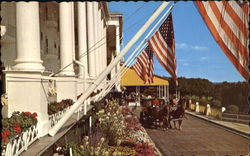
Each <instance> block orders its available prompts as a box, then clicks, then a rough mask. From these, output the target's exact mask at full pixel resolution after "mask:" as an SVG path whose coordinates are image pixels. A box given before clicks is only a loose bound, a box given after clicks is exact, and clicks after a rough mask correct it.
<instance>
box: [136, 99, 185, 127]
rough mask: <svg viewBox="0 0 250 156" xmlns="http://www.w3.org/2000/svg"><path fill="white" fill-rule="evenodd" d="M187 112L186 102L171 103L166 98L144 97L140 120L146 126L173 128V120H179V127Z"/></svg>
mask: <svg viewBox="0 0 250 156" xmlns="http://www.w3.org/2000/svg"><path fill="white" fill-rule="evenodd" d="M184 113H185V103H180V104H179V105H171V104H170V103H168V102H167V101H166V100H165V99H142V100H141V112H140V122H141V123H142V125H143V126H144V127H146V128H171V127H172V126H171V122H170V121H174V125H175V127H176V122H179V128H181V127H180V125H181V123H182V120H183V118H184Z"/></svg>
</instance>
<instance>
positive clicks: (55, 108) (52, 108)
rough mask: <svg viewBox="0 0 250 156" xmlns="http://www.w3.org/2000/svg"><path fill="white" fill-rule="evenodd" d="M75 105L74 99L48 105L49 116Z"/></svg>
mask: <svg viewBox="0 0 250 156" xmlns="http://www.w3.org/2000/svg"><path fill="white" fill-rule="evenodd" d="M73 103H74V102H73V100H72V99H65V100H62V101H61V102H52V103H50V104H49V105H48V114H49V115H51V114H55V113H57V112H59V111H63V110H64V109H65V108H67V107H69V106H71V105H73Z"/></svg>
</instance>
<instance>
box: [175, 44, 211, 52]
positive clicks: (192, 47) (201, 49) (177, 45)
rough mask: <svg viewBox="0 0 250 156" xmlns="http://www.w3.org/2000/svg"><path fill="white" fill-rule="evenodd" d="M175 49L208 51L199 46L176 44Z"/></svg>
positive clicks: (206, 48)
mask: <svg viewBox="0 0 250 156" xmlns="http://www.w3.org/2000/svg"><path fill="white" fill-rule="evenodd" d="M175 45H176V49H182V50H195V51H208V50H209V48H208V47H205V46H200V45H188V44H187V43H176V44H175Z"/></svg>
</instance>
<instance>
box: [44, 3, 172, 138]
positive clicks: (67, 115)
mask: <svg viewBox="0 0 250 156" xmlns="http://www.w3.org/2000/svg"><path fill="white" fill-rule="evenodd" d="M169 3H170V2H162V4H161V5H160V6H159V8H158V9H157V10H156V11H155V12H154V13H153V14H152V16H151V17H150V18H149V19H148V20H147V22H146V23H145V24H144V25H143V26H142V27H141V28H140V30H139V31H137V33H136V34H135V36H134V37H133V38H132V39H131V40H130V41H129V42H128V44H127V45H126V46H125V47H124V49H122V51H121V52H120V53H119V55H117V57H116V58H115V59H114V60H113V61H112V62H111V63H110V64H109V65H108V66H107V67H106V68H105V70H104V71H103V72H102V73H101V74H100V76H99V77H98V78H97V79H96V80H95V81H94V83H93V84H92V85H91V86H89V87H88V88H87V89H86V90H85V92H84V93H83V95H82V96H81V97H80V98H79V99H78V100H77V101H76V102H75V103H74V105H72V107H71V108H70V109H69V110H67V111H66V112H65V114H64V115H63V116H62V118H61V119H60V120H59V121H58V123H57V124H55V126H54V127H52V128H51V129H50V130H49V135H50V136H54V135H55V134H56V133H57V132H58V131H59V129H60V128H61V127H62V126H63V125H64V124H65V123H66V121H67V120H68V119H69V118H70V117H71V116H72V115H73V114H74V112H75V111H76V110H77V109H78V108H79V107H80V106H81V105H82V103H83V102H84V101H85V100H86V99H87V97H88V96H89V95H90V94H91V93H92V92H93V91H94V90H95V89H96V88H97V87H98V85H99V84H100V83H101V82H102V81H103V80H104V79H105V77H106V76H107V74H108V73H109V72H110V71H111V70H112V68H113V67H114V66H116V65H117V63H118V62H119V61H120V60H121V59H122V58H123V57H124V55H125V54H126V53H127V52H128V50H129V49H130V48H131V47H132V46H133V45H134V44H135V43H136V42H137V41H138V39H139V38H140V37H141V36H142V35H143V33H144V32H145V31H146V30H147V28H148V27H149V26H150V25H151V24H152V23H153V21H154V20H155V19H156V18H157V17H158V16H159V15H160V14H161V12H162V11H163V10H164V9H165V8H166V7H167V5H168V4H169Z"/></svg>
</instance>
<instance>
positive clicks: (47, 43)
mask: <svg viewBox="0 0 250 156" xmlns="http://www.w3.org/2000/svg"><path fill="white" fill-rule="evenodd" d="M48 53H49V41H48V39H47V38H46V54H48Z"/></svg>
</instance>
